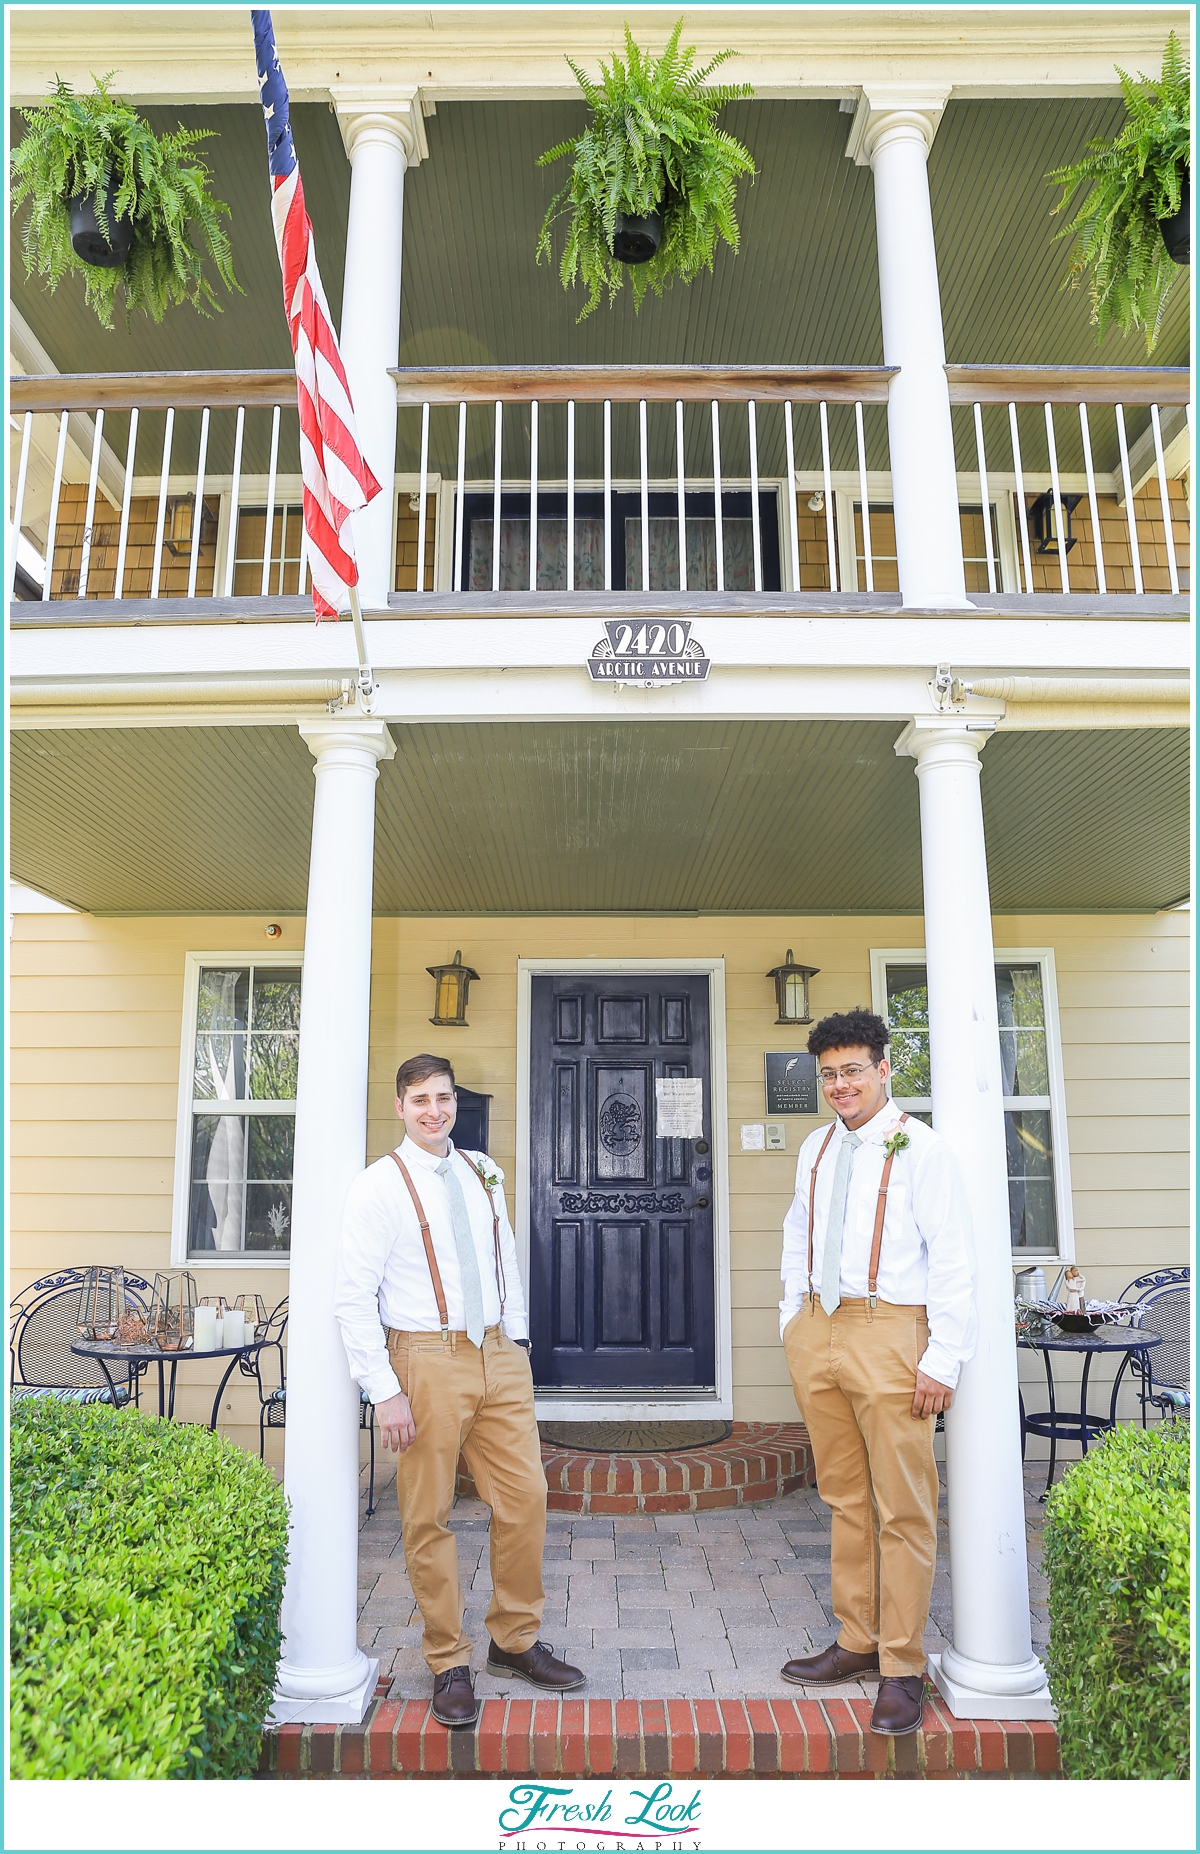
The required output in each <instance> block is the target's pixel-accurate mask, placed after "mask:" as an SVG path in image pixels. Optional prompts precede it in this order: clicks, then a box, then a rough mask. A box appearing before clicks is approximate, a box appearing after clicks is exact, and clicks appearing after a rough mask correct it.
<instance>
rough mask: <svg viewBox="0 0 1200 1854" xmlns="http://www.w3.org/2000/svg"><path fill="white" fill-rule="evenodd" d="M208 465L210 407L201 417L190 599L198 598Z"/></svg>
mask: <svg viewBox="0 0 1200 1854" xmlns="http://www.w3.org/2000/svg"><path fill="white" fill-rule="evenodd" d="M207 463H208V407H207V406H205V408H204V411H203V412H202V414H201V416H200V452H199V455H198V457H197V458H196V506H195V510H194V512H193V515H192V557H191V560H190V561H189V563H188V589H187V595H188V598H189V599H194V598H195V596H196V574H197V571H198V570H199V566H200V536H201V535H202V534H203V532H204V471H205V466H206V465H207Z"/></svg>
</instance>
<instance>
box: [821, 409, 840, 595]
mask: <svg viewBox="0 0 1200 1854" xmlns="http://www.w3.org/2000/svg"><path fill="white" fill-rule="evenodd" d="M821 476H822V480H823V481H824V484H825V547H826V551H827V553H828V555H829V590H830V592H836V591H837V589H838V570H837V536H836V534H835V532H834V526H833V472H832V470H831V469H830V467H829V407H828V406H827V405H826V403H825V401H824V400H823V399H822V401H821Z"/></svg>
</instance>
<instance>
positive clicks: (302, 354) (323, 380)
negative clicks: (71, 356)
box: [250, 9, 380, 618]
mask: <svg viewBox="0 0 1200 1854" xmlns="http://www.w3.org/2000/svg"><path fill="white" fill-rule="evenodd" d="M250 18H251V20H252V21H253V24H254V53H255V58H256V65H255V69H256V70H257V72H258V88H259V91H260V93H261V98H262V109H263V115H264V117H265V118H266V123H267V165H268V167H269V169H270V174H271V189H272V192H271V216H272V218H273V219H274V221H275V242H276V244H277V245H278V247H279V263H280V268H281V269H282V271H283V302H284V308H285V309H286V310H287V319H288V328H289V329H290V330H291V336H292V351H293V353H294V354H295V356H296V398H297V400H298V402H299V407H300V473H301V476H302V478H303V481H304V527H305V530H306V532H307V535H308V564H309V567H310V569H311V571H312V582H313V608H314V610H315V611H316V614H317V617H318V618H336V617H337V615H338V613H339V612H341V611H345V610H346V608H347V606H348V605H349V603H350V587H351V586H357V584H358V564H357V562H356V560H355V558H354V544H353V541H352V540H351V538H350V536H349V535H347V536H346V537H345V539H343V537H342V529H343V528H344V526H345V523H346V520H347V518H348V517H349V516H351V515H353V514H354V513H355V511H356V510H358V509H364V508H366V506H367V503H368V502H370V500H371V498H372V496H377V495H378V494H379V490H380V485H379V484H378V483H377V482H376V480H375V477H374V475H373V474H372V472H371V468H370V465H369V464H368V463H367V460H366V458H365V457H364V456H363V454H362V452H361V451H360V450H359V448H358V439H357V437H356V436H355V430H354V407H353V405H352V403H351V400H350V388H349V386H348V385H347V382H346V370H345V368H344V367H343V366H342V357H341V355H340V353H339V352H338V344H337V336H336V335H335V334H334V332H333V324H332V322H331V321H330V319H329V305H328V303H327V302H326V301H325V291H324V290H323V288H322V287H321V273H320V271H319V270H318V269H317V254H316V250H315V248H314V245H313V231H312V223H311V221H310V219H309V216H308V213H307V212H306V211H305V208H304V187H303V184H302V182H301V179H300V166H299V163H298V162H297V160H296V150H295V148H294V147H293V145H292V131H291V125H290V123H289V121H288V92H287V85H286V84H285V82H284V81H283V72H282V71H281V70H280V68H279V56H278V53H277V52H276V50H275V31H274V28H273V27H272V25H271V15H270V13H269V12H266V11H265V10H257V9H256V10H252V11H251V14H250Z"/></svg>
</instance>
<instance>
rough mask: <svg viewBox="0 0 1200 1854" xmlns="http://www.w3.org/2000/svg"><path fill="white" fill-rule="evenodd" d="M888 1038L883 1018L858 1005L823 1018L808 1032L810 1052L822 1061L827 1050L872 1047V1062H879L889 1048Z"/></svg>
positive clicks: (870, 1048)
mask: <svg viewBox="0 0 1200 1854" xmlns="http://www.w3.org/2000/svg"><path fill="white" fill-rule="evenodd" d="M887 1040H888V1027H887V1025H886V1024H885V1023H884V1021H883V1019H882V1017H877V1016H876V1015H875V1012H874V1011H866V1010H863V1009H862V1007H861V1006H856V1007H855V1009H854V1010H852V1011H837V1012H835V1014H834V1015H833V1016H832V1017H822V1019H821V1021H820V1023H819V1024H818V1025H817V1026H816V1028H815V1029H814V1030H812V1031H811V1032H810V1033H809V1038H808V1053H809V1055H810V1056H816V1057H817V1059H818V1061H819V1060H820V1058H821V1057H822V1056H823V1055H824V1054H825V1051H826V1050H827V1049H869V1050H870V1052H871V1061H872V1062H879V1061H881V1060H882V1057H883V1052H884V1050H885V1049H886V1048H887Z"/></svg>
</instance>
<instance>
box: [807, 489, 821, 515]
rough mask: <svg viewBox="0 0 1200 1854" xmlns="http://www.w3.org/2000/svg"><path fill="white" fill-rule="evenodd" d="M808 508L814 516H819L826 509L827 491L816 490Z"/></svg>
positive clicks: (810, 498) (809, 499) (809, 500)
mask: <svg viewBox="0 0 1200 1854" xmlns="http://www.w3.org/2000/svg"><path fill="white" fill-rule="evenodd" d="M808 506H809V508H810V509H811V510H812V512H813V514H814V515H819V514H820V513H821V510H822V509H823V508H824V507H825V491H824V490H823V489H814V490H813V492H812V495H811V496H810V497H809V498H808Z"/></svg>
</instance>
